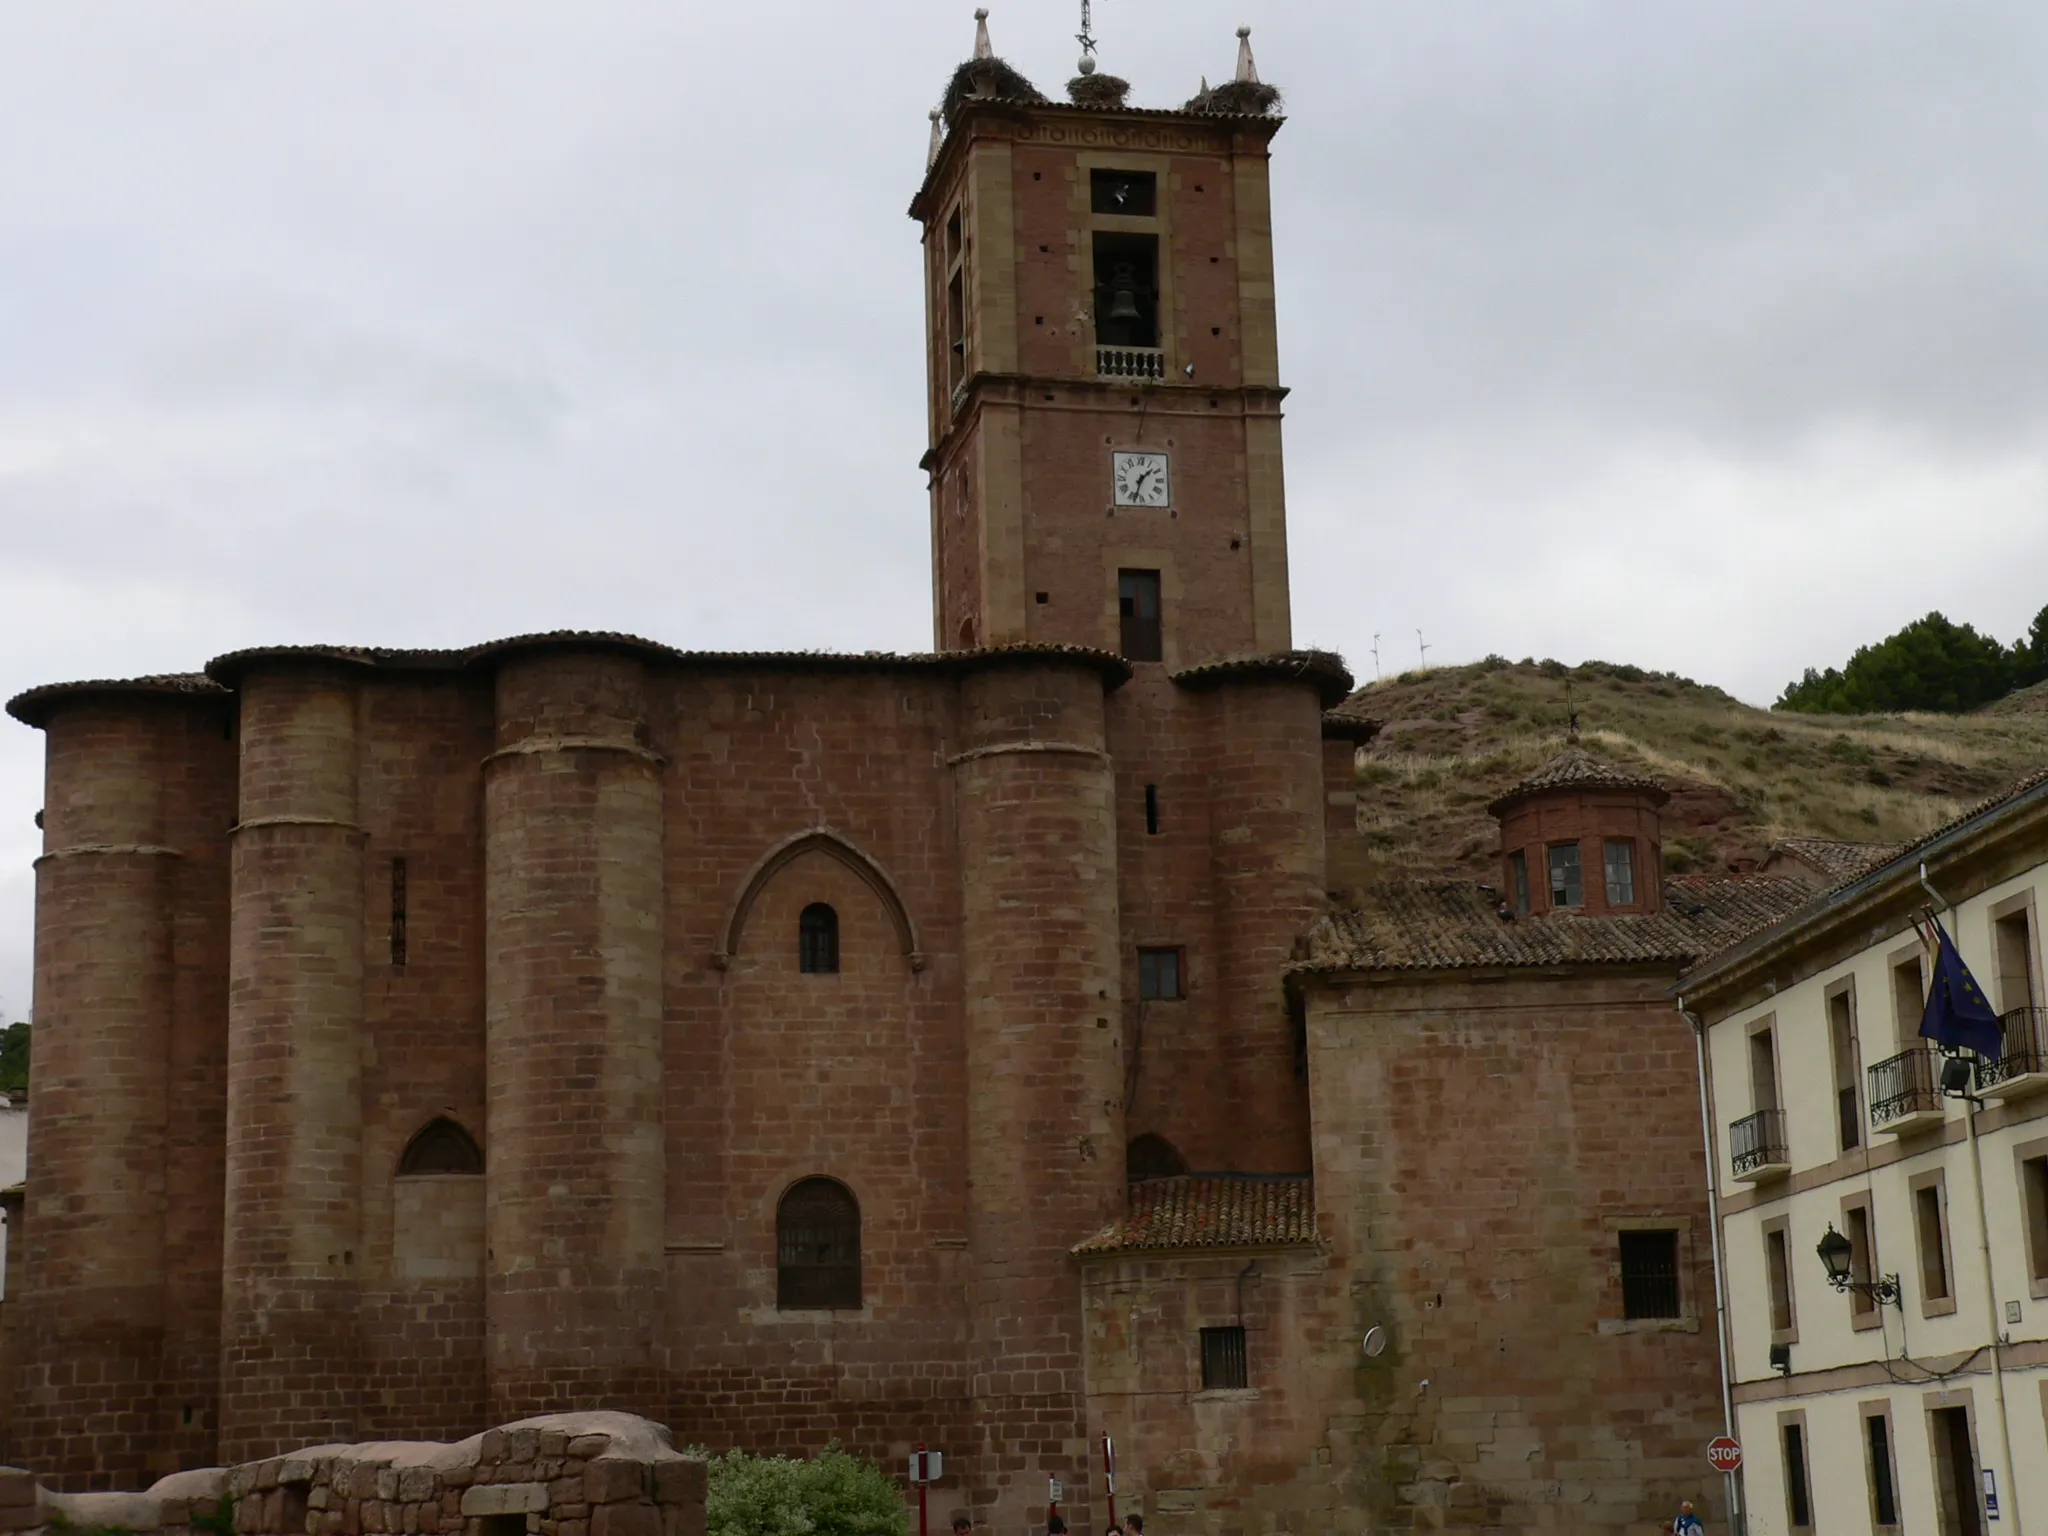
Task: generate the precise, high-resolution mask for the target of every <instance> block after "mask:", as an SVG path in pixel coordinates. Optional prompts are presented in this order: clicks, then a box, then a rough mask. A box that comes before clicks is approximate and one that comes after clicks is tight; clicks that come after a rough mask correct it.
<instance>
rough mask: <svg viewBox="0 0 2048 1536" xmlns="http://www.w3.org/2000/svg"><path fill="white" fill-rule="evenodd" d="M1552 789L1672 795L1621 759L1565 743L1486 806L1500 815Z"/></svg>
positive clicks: (1660, 799) (1665, 797) (1659, 799)
mask: <svg viewBox="0 0 2048 1536" xmlns="http://www.w3.org/2000/svg"><path fill="white" fill-rule="evenodd" d="M1553 789H1629V790H1636V791H1639V792H1641V793H1644V794H1650V795H1654V796H1656V798H1657V803H1658V804H1659V805H1662V804H1663V803H1664V802H1665V801H1666V800H1669V799H1670V798H1671V796H1670V795H1669V794H1668V793H1666V791H1665V789H1664V786H1663V785H1662V784H1659V783H1658V782H1657V781H1656V780H1655V779H1651V778H1645V777H1644V776H1643V775H1642V774H1639V773H1635V772H1632V771H1631V770H1629V769H1627V768H1624V767H1622V766H1621V765H1620V764H1619V763H1610V762H1608V761H1607V760H1606V759H1604V758H1598V757H1595V756H1594V755H1593V754H1592V753H1590V752H1588V751H1586V750H1585V749H1584V748H1582V747H1566V748H1565V749H1564V751H1562V752H1560V753H1558V754H1557V756H1555V757H1553V758H1552V759H1551V760H1550V761H1549V762H1547V763H1545V764H1544V765H1543V766H1542V767H1541V768H1538V769H1537V770H1536V771H1535V772H1534V773H1532V774H1530V775H1529V777H1528V778H1526V779H1524V780H1522V782H1521V783H1519V784H1517V785H1516V786H1515V787H1514V788H1513V789H1511V790H1509V791H1508V792H1507V793H1506V794H1504V795H1502V796H1501V797H1500V798H1499V799H1498V800H1496V801H1494V802H1493V804H1491V805H1489V806H1488V807H1487V810H1488V811H1490V812H1492V813H1493V814H1494V815H1496V816H1498V815H1499V814H1500V813H1501V812H1502V811H1504V810H1506V809H1507V808H1508V807H1509V806H1511V805H1513V804H1514V803H1515V802H1516V801H1518V800H1522V799H1525V798H1527V797H1528V796H1530V795H1540V794H1542V793H1544V792H1545V791H1547V790H1553Z"/></svg>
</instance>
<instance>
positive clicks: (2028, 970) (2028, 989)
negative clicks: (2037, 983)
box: [1991, 910, 2037, 1013]
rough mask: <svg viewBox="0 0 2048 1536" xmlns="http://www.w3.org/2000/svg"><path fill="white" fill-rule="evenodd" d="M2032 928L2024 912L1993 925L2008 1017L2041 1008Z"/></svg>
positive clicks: (2000, 992)
mask: <svg viewBox="0 0 2048 1536" xmlns="http://www.w3.org/2000/svg"><path fill="white" fill-rule="evenodd" d="M2032 926H2033V925H2032V924H2031V923H2030V922H2029V921H2028V916H2027V913H2026V912H2025V911H2024V910H2022V911H2018V912H2014V913H2011V914H2009V915H2008V916H2005V917H2001V918H1999V919H1998V921H1997V922H1995V923H1993V924H1992V925H1991V928H1992V938H1993V940H1994V941H1995V942H1996V944H1997V948H1998V1001H1999V1005H2000V1006H2001V1007H2002V1008H2003V1009H2004V1010H2005V1011H2006V1012H2008V1013H2010V1012H2011V1011H2012V1010H2013V1009H2015V1008H2033V1007H2036V1006H2037V1004H2036V1003H2035V1000H2034V935H2033V933H2032V931H2031V930H2032Z"/></svg>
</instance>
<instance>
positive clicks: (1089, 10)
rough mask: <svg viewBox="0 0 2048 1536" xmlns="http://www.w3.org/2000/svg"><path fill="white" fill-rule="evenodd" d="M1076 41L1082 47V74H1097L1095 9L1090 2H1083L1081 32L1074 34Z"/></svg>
mask: <svg viewBox="0 0 2048 1536" xmlns="http://www.w3.org/2000/svg"><path fill="white" fill-rule="evenodd" d="M1074 41H1075V42H1077V43H1079V44H1080V45H1081V73H1082V74H1084V75H1092V74H1094V73H1095V8H1094V6H1092V5H1091V4H1090V3H1089V0H1081V30H1080V31H1079V32H1076V33H1075V34H1074Z"/></svg>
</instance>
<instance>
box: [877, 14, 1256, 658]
mask: <svg viewBox="0 0 2048 1536" xmlns="http://www.w3.org/2000/svg"><path fill="white" fill-rule="evenodd" d="M1093 63H1094V60H1093V58H1092V57H1087V58H1084V64H1086V65H1090V66H1092V65H1093ZM1127 90H1128V87H1127V86H1126V85H1125V83H1124V82H1123V81H1121V80H1117V79H1115V78H1114V77H1111V76H1108V75H1103V74H1099V73H1095V72H1093V70H1092V69H1090V70H1088V71H1087V72H1084V73H1083V74H1082V75H1080V76H1079V77H1077V78H1076V79H1075V80H1074V81H1073V82H1072V84H1071V85H1070V87H1069V94H1070V96H1071V97H1072V98H1073V99H1072V100H1071V101H1069V102H1053V101H1048V100H1047V99H1046V98H1045V97H1044V96H1042V95H1041V94H1040V93H1039V92H1038V91H1037V90H1036V89H1035V88H1033V86H1032V85H1031V83H1030V82H1029V81H1027V80H1025V79H1024V77H1023V76H1022V75H1020V74H1018V73H1017V72H1016V71H1015V70H1013V69H1011V68H1010V67H1009V66H1008V65H1006V64H1004V63H1003V61H1002V60H1001V59H999V58H996V57H995V56H994V53H993V50H992V49H991V48H990V46H989V38H988V28H987V22H986V20H985V19H983V20H981V21H980V25H979V28H978V34H977V38H976V46H975V56H974V57H973V58H972V59H970V60H969V61H968V62H967V63H965V64H963V65H961V66H960V68H959V70H958V71H957V72H956V73H955V75H954V77H953V80H952V83H951V85H950V86H949V88H948V90H947V92H946V96H945V102H944V107H943V110H942V111H941V112H937V113H934V114H933V145H932V154H931V162H930V166H929V169H928V171H927V174H926V176H925V181H924V185H923V186H922V187H921V188H920V189H919V191H918V194H917V198H916V200H915V201H914V202H913V203H912V205H911V210H910V211H911V215H912V217H914V218H916V219H917V220H918V221H919V222H920V223H921V224H922V225H923V227H924V250H925V294H926V316H927V345H928V357H929V364H928V371H929V379H930V425H929V432H930V445H931V446H930V451H929V452H928V453H927V454H926V455H925V458H924V461H923V462H924V467H925V468H926V469H927V470H928V471H929V473H930V476H931V497H932V559H933V567H934V570H933V575H934V582H933V586H934V592H935V614H934V624H935V627H936V632H937V644H938V648H939V649H941V650H957V649H969V648H973V647H976V646H994V645H1011V644H1019V643H1026V642H1029V643H1053V644H1067V645H1086V646H1093V647H1097V648H1100V649H1103V650H1114V651H1121V652H1122V653H1123V654H1125V655H1126V656H1128V657H1130V658H1131V659H1132V660H1134V661H1159V662H1163V663H1165V664H1166V665H1167V666H1168V667H1169V668H1184V667H1188V666H1193V665H1196V664H1199V663H1201V662H1203V661H1207V660H1210V659H1213V658H1215V657H1217V656H1222V655H1230V654H1239V655H1242V654H1248V653H1272V652H1278V651H1285V650H1287V649H1288V648H1289V646H1290V645H1291V643H1292V642H1291V639H1290V635H1289V619H1288V596H1287V529H1286V516H1285V511H1284V502H1283V496H1282V487H1281V470H1280V401H1281V399H1282V397H1283V396H1284V395H1285V393H1286V391H1285V390H1283V389H1282V388H1281V386H1280V375H1279V353H1278V346H1277V342H1276V336H1275V329H1274V314H1273V241H1272V225H1271V216H1270V213H1269V209H1268V196H1267V152H1268V146H1269V144H1270V142H1271V140H1272V137H1273V134H1274V133H1275V132H1276V131H1277V130H1278V128H1279V126H1280V119H1279V118H1278V117H1275V116H1272V115H1270V114H1271V109H1272V108H1273V106H1274V105H1275V104H1276V103H1277V98H1278V93H1277V92H1275V91H1274V90H1273V89H1272V88H1271V87H1269V86H1265V85H1262V84H1261V83H1260V82H1259V80H1258V75H1257V71H1256V69H1255V68H1254V67H1253V63H1252V56H1251V45H1250V41H1249V37H1248V35H1247V34H1245V33H1242V32H1241V33H1240V37H1239V57H1238V69H1237V78H1236V79H1235V80H1234V81H1232V82H1230V83H1229V84H1227V85H1224V86H1221V87H1218V88H1217V89H1215V90H1208V89H1204V90H1203V91H1202V92H1201V93H1200V94H1198V95H1197V96H1196V97H1194V98H1193V99H1192V100H1190V101H1188V102H1187V103H1186V104H1185V105H1184V106H1182V107H1180V108H1178V109H1175V110H1170V111H1158V110H1150V109H1138V108H1132V107H1127V106H1126V105H1125V93H1126V92H1127Z"/></svg>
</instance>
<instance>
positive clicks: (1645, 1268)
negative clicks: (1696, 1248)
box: [1619, 1231, 1684, 1318]
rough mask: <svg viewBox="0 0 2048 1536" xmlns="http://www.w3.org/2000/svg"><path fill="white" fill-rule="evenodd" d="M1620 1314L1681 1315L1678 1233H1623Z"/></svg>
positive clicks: (1626, 1316) (1635, 1315)
mask: <svg viewBox="0 0 2048 1536" xmlns="http://www.w3.org/2000/svg"><path fill="white" fill-rule="evenodd" d="M1619 1235H1620V1238H1621V1315H1622V1316H1623V1317H1625V1318H1639V1317H1682V1316H1684V1313H1683V1311H1682V1310H1681V1309H1680V1307H1679V1296H1678V1234H1677V1233H1676V1232H1674V1231H1652V1232H1623V1233H1621V1234H1619Z"/></svg>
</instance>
